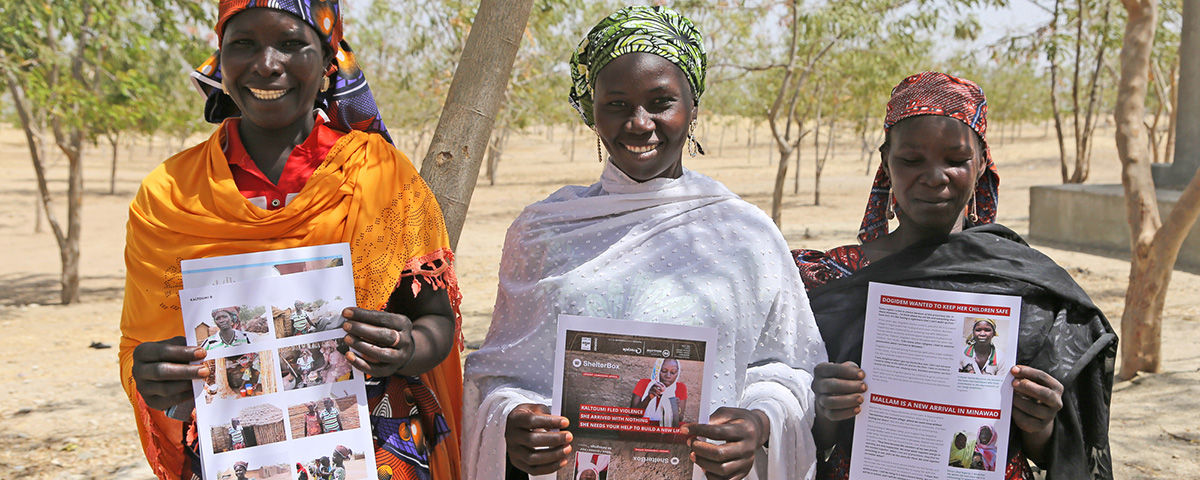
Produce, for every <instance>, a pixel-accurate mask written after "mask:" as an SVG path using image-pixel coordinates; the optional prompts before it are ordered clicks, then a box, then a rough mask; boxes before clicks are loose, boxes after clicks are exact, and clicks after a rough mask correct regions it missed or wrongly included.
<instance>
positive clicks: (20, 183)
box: [0, 125, 1200, 479]
mask: <svg viewBox="0 0 1200 480" xmlns="http://www.w3.org/2000/svg"><path fill="white" fill-rule="evenodd" d="M996 127H997V126H996V125H994V126H993V131H996V130H995V129H996ZM758 132H760V134H761V135H760V138H759V139H758V141H757V145H756V147H755V148H752V149H748V148H747V144H746V130H745V129H740V130H737V131H735V129H733V128H730V129H729V130H728V131H727V132H725V133H724V137H725V139H724V141H723V142H722V141H721V140H720V138H721V135H722V133H721V128H720V127H716V126H713V127H712V128H710V129H708V130H707V131H704V130H702V131H701V139H702V140H705V145H706V146H707V147H708V149H709V151H710V155H708V156H705V157H702V158H699V159H688V160H686V161H685V165H687V166H688V167H689V168H692V169H694V170H698V171H700V172H703V173H706V174H708V175H710V176H713V177H715V178H717V179H718V180H720V181H722V182H725V184H726V185H728V186H729V187H730V188H731V189H732V190H733V191H735V192H738V193H739V194H741V195H743V196H744V197H745V198H746V199H747V200H749V201H750V202H753V203H755V204H757V205H759V206H761V207H767V208H769V201H770V188H771V182H772V179H773V178H774V171H775V166H774V164H772V163H771V162H770V160H769V159H770V158H773V157H775V156H777V154H773V153H772V151H771V149H770V148H768V145H767V144H766V141H767V137H766V134H765V129H764V128H761V127H760V128H759V129H758ZM1044 133H1045V130H1044V129H1043V128H1042V127H1041V126H1037V127H1032V126H1028V127H1025V128H1024V134H1025V135H1024V137H1022V138H1018V139H1017V140H1015V141H1009V142H1006V143H1001V142H999V141H998V139H997V135H995V134H993V144H994V145H993V154H994V156H995V158H996V160H997V162H998V164H999V169H1000V173H1001V175H1002V177H1003V182H1002V187H1001V190H1002V192H1001V198H1002V204H1001V205H1002V208H1001V209H1000V221H1001V222H1002V223H1004V224H1006V225H1008V226H1009V227H1011V228H1013V229H1014V230H1016V231H1017V232H1022V233H1024V232H1025V231H1026V230H1027V229H1028V211H1029V209H1028V203H1029V195H1028V189H1029V187H1030V186H1031V185H1038V184H1052V183H1057V182H1058V175H1059V174H1058V163H1057V146H1056V145H1055V143H1054V141H1053V139H1052V137H1048V136H1044ZM567 138H568V134H567V132H566V131H565V130H564V129H559V130H557V131H555V132H554V135H553V138H551V137H550V136H549V135H547V134H546V133H545V132H544V131H543V132H537V133H532V134H527V135H521V136H515V137H514V138H513V140H512V141H510V142H509V144H510V147H509V151H508V152H507V154H506V156H505V157H504V159H503V161H502V163H501V164H500V168H499V172H498V175H497V184H496V185H495V186H489V185H487V182H486V180H485V181H483V182H481V183H480V185H479V187H478V188H477V189H476V190H475V196H474V198H473V201H472V208H471V212H470V215H469V216H468V218H467V223H466V228H465V230H464V232H463V236H462V241H461V242H460V245H459V248H458V252H457V254H458V264H457V268H458V275H459V280H460V281H461V283H462V289H463V292H464V296H465V299H464V303H463V314H464V316H465V324H464V331H465V333H466V337H467V340H468V343H471V344H474V343H478V342H479V341H481V340H482V338H483V336H484V334H485V333H486V331H487V324H488V321H489V318H490V315H491V310H492V304H493V302H494V301H495V292H496V276H497V273H496V270H497V266H498V263H499V259H500V249H501V244H502V242H503V238H504V232H505V229H506V228H507V227H508V225H509V223H510V222H511V221H512V219H513V218H514V217H515V216H516V215H517V214H518V213H519V212H520V210H521V208H522V207H523V206H524V205H526V204H529V203H531V202H534V201H537V200H540V199H542V198H544V197H545V196H546V195H548V194H549V193H551V192H553V191H554V190H555V189H557V188H559V187H560V186H562V185H564V184H590V183H592V182H594V181H595V180H596V179H597V177H598V175H599V172H600V165H599V164H597V162H596V158H595V153H594V148H595V143H594V139H592V138H591V137H587V136H584V135H580V136H579V137H578V138H577V141H576V143H575V150H576V151H575V160H574V161H571V160H570V159H569V154H568V152H569V151H570V150H569V144H568V143H567V142H565V141H564V140H565V139H567ZM1111 139H1112V131H1111V130H1102V131H1100V132H1099V138H1098V141H1097V142H1096V150H1097V151H1096V153H1095V158H1094V159H1093V166H1092V169H1093V172H1092V180H1091V182H1093V183H1116V182H1118V181H1119V162H1118V161H1117V157H1116V152H1115V148H1114V146H1113V142H1112V140H1111ZM199 140H200V139H199V138H196V139H193V141H199ZM856 143H857V140H846V141H845V142H844V143H842V144H839V145H838V148H837V151H836V152H835V154H834V156H833V157H832V158H831V159H830V160H829V164H828V166H827V167H826V172H825V173H824V175H823V176H824V178H823V179H822V193H823V195H822V205H821V206H814V205H812V178H811V173H812V164H811V163H810V161H809V160H808V159H811V158H812V151H811V148H812V147H811V144H810V145H809V146H806V148H807V150H806V151H805V152H804V155H805V164H804V166H803V172H802V175H803V177H802V178H801V180H802V184H801V194H800V195H788V196H787V197H786V202H785V212H784V225H783V231H784V234H785V236H786V237H787V239H788V242H789V244H790V245H792V246H793V247H810V248H829V247H833V246H836V245H839V244H844V243H849V242H850V241H852V239H853V238H854V234H855V231H856V229H857V227H858V223H859V220H860V218H861V215H862V208H863V205H864V202H865V195H866V192H867V187H868V185H869V184H870V180H871V177H870V175H868V174H866V172H865V167H866V165H865V162H864V161H863V160H862V157H860V154H859V152H858V149H857V146H855V144H856ZM178 147H179V144H178V143H176V144H175V145H174V147H168V146H166V145H163V144H162V143H161V142H160V143H157V144H155V145H154V146H153V148H152V149H149V148H148V147H147V146H146V145H145V144H140V145H138V146H137V147H136V148H133V149H132V150H123V151H122V153H121V154H120V165H119V167H118V172H117V191H116V194H115V195H108V194H107V192H108V181H107V180H108V176H109V175H108V168H109V164H108V151H107V149H106V148H99V149H91V150H89V151H88V157H87V161H86V166H85V177H86V178H87V180H88V184H87V194H86V198H85V205H84V223H83V244H82V252H83V253H82V255H83V260H82V267H81V271H82V276H83V282H82V285H83V301H82V302H81V303H79V304H76V305H70V306H61V305H56V304H57V303H58V285H57V282H58V280H57V279H58V271H59V268H60V267H59V256H58V249H57V246H56V244H55V241H54V237H53V235H52V234H51V233H49V229H48V227H43V229H44V231H43V233H34V225H35V216H34V211H35V210H34V205H35V194H36V191H37V187H36V183H35V181H34V174H33V169H32V168H31V166H30V162H29V155H28V150H27V147H26V145H25V139H24V135H23V134H22V132H20V131H19V130H15V129H13V128H11V127H9V126H7V125H0V167H3V169H4V170H5V171H7V172H9V175H11V176H10V177H9V181H8V183H7V184H6V185H7V186H6V187H5V188H3V189H2V190H0V235H2V236H3V237H4V238H5V241H4V246H5V250H6V251H8V252H9V253H10V254H9V256H8V260H6V261H5V262H3V264H2V265H0V285H2V286H3V287H2V288H0V365H3V367H4V368H3V369H0V385H3V386H2V387H0V478H122V479H128V478H134V479H140V478H148V477H151V473H150V470H149V468H148V467H147V466H146V462H145V460H144V459H143V457H142V455H141V449H140V446H139V444H138V441H137V435H136V432H135V428H134V424H133V417H132V415H131V413H130V408H129V405H128V404H127V403H126V401H125V396H124V392H123V391H122V390H121V386H120V382H119V380H118V378H117V377H118V374H117V356H116V349H115V346H116V345H117V344H118V342H119V340H120V330H119V317H120V310H121V295H122V289H123V286H124V260H123V255H122V245H123V241H124V234H125V230H124V225H125V219H126V214H127V206H128V204H129V201H130V199H131V198H132V196H133V195H134V193H135V192H136V189H137V185H138V182H139V181H140V179H141V178H142V177H143V176H144V175H145V174H146V173H147V172H149V171H150V170H151V169H152V168H153V167H154V166H155V165H156V164H157V163H159V162H161V161H162V159H163V158H164V157H165V156H166V155H167V154H168V153H169V151H173V150H176V149H178ZM55 158H57V159H58V160H56V161H52V162H51V163H52V164H53V167H52V168H51V169H50V178H51V188H52V189H53V191H54V192H56V197H55V199H56V202H57V206H58V207H59V208H60V211H59V213H58V216H59V218H60V219H64V220H65V218H64V217H65V212H64V211H62V210H61V209H62V208H63V207H62V205H63V201H64V198H63V195H61V194H60V193H58V192H64V191H65V190H66V181H65V178H66V168H65V164H66V161H65V160H63V159H62V158H61V155H55ZM788 188H789V192H790V189H791V180H790V179H789V183H788ZM1096 214H1097V215H1120V216H1124V212H1096ZM1042 251H1044V252H1045V253H1047V254H1048V255H1050V256H1051V257H1053V258H1054V259H1055V260H1057V261H1058V262H1059V263H1060V264H1062V265H1063V266H1064V267H1066V268H1067V269H1068V270H1069V271H1070V272H1071V274H1072V275H1074V276H1075V278H1076V280H1077V281H1079V283H1080V284H1082V285H1083V287H1084V288H1085V289H1086V290H1087V291H1088V292H1089V293H1090V294H1091V295H1092V297H1093V299H1095V301H1096V303H1097V304H1098V305H1099V306H1100V307H1101V308H1102V309H1103V310H1104V312H1105V313H1106V314H1107V315H1108V316H1109V319H1110V320H1111V321H1112V322H1113V323H1119V316H1120V313H1121V308H1122V304H1123V297H1124V293H1125V287H1126V285H1127V282H1128V280H1127V278H1128V269H1129V265H1128V262H1127V261H1123V260H1120V259H1117V258H1111V257H1106V256H1097V255H1091V254H1084V253H1077V252H1070V251H1065V250H1057V249H1050V248H1042ZM1197 292H1200V276H1197V275H1194V274H1191V273H1185V272H1176V273H1175V275H1174V276H1173V278H1172V281H1171V289H1170V292H1169V294H1168V296H1167V306H1166V311H1165V313H1164V322H1163V360H1164V361H1163V372H1162V373H1159V374H1154V375H1145V376H1143V377H1140V378H1139V379H1137V380H1134V381H1132V382H1124V383H1121V384H1118V385H1117V387H1116V388H1115V389H1114V390H1115V392H1114V394H1113V402H1112V417H1113V418H1112V424H1111V432H1112V448H1113V459H1114V460H1113V464H1114V467H1115V469H1116V472H1117V478H1120V479H1141V478H1200V413H1198V412H1200V370H1198V369H1197V365H1198V363H1197V360H1200V354H1198V353H1197V352H1196V351H1195V349H1194V347H1191V346H1189V345H1193V344H1192V342H1191V340H1192V339H1195V338H1197V336H1198V335H1200V299H1198V298H1197V295H1196V293H1197ZM91 342H103V343H105V344H108V345H112V346H114V348H113V349H100V350H97V349H91V348H88V345H89V344H90V343H91Z"/></svg>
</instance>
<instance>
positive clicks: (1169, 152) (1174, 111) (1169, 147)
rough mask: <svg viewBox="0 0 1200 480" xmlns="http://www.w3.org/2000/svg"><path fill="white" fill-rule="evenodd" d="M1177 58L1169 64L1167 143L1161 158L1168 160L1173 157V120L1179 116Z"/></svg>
mask: <svg viewBox="0 0 1200 480" xmlns="http://www.w3.org/2000/svg"><path fill="white" fill-rule="evenodd" d="M1178 73H1179V58H1178V57H1176V58H1175V64H1174V65H1171V79H1170V80H1171V98H1170V101H1171V114H1170V115H1169V116H1168V118H1167V144H1166V146H1165V148H1164V153H1163V159H1164V161H1170V160H1171V159H1172V158H1175V157H1174V155H1175V125H1176V123H1175V121H1176V120H1177V119H1178V118H1179V76H1178Z"/></svg>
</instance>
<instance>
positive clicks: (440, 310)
mask: <svg viewBox="0 0 1200 480" xmlns="http://www.w3.org/2000/svg"><path fill="white" fill-rule="evenodd" d="M414 278H416V279H417V280H414ZM413 281H419V282H421V292H420V293H419V294H417V296H415V297H414V296H413V295H412V282H413ZM342 316H343V317H345V318H346V323H345V324H344V325H343V328H344V329H345V330H346V332H347V334H346V337H345V341H346V344H347V345H349V346H350V347H351V348H354V349H355V350H358V351H359V352H360V353H361V355H359V354H355V353H354V352H347V353H346V359H347V360H348V361H349V362H350V364H351V365H354V366H355V367H356V368H358V369H359V370H362V371H364V372H366V373H368V374H370V375H372V376H388V375H393V374H399V375H409V376H416V375H420V374H422V373H425V372H427V371H429V370H432V369H433V368H434V367H436V366H437V365H438V364H440V363H441V362H442V360H445V359H446V356H447V355H449V354H450V349H451V348H453V346H454V320H453V318H454V309H453V307H452V306H451V304H450V297H449V295H448V294H447V293H446V289H444V288H439V289H435V288H434V286H433V285H432V284H430V283H429V282H428V281H426V280H424V279H422V278H421V277H419V276H418V277H411V276H410V277H404V278H403V279H401V280H400V285H399V286H397V288H396V289H395V290H394V291H393V292H392V296H391V299H390V300H388V309H387V311H385V312H379V311H374V310H366V309H362V308H347V309H345V310H343V311H342ZM410 318H415V319H416V320H410ZM397 339H399V341H398V342H397ZM393 344H395V345H394V346H393ZM204 358H205V351H204V349H202V348H200V347H189V346H186V340H185V339H184V338H183V337H175V338H171V339H168V340H162V341H158V342H145V343H142V344H141V345H138V346H137V347H136V348H134V349H133V378H134V380H135V383H136V384H137V389H138V393H139V394H141V395H142V398H143V399H144V400H145V402H146V405H148V406H149V407H150V408H155V409H159V410H166V409H168V408H171V407H172V406H175V405H179V404H183V403H185V402H187V401H189V400H191V399H192V386H191V382H192V380H196V379H204V378H205V377H207V376H208V375H209V373H210V372H209V369H208V367H207V366H206V365H204V364H203V363H201V364H192V362H196V361H201V360H204ZM410 358H411V360H409V359H410ZM406 362H407V364H406ZM401 367H403V368H401Z"/></svg>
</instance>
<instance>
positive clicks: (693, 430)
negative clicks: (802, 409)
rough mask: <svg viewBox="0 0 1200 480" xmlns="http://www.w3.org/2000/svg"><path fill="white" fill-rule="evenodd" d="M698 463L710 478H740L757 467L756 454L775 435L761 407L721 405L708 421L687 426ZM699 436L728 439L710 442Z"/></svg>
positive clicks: (693, 457)
mask: <svg viewBox="0 0 1200 480" xmlns="http://www.w3.org/2000/svg"><path fill="white" fill-rule="evenodd" d="M682 432H683V434H684V435H690V436H691V438H688V447H690V448H691V449H692V461H693V462H696V465H699V466H700V468H701V469H703V470H704V473H705V474H706V475H707V477H708V478H710V479H722V480H724V479H740V478H745V476H746V475H748V474H749V473H750V468H751V467H753V466H754V453H755V452H757V451H758V449H759V448H760V447H762V446H763V445H764V444H766V443H767V440H768V439H770V438H771V422H770V420H769V419H768V418H767V414H765V413H763V412H762V411H759V410H753V411H751V410H746V409H744V408H731V407H721V408H718V409H717V411H716V412H713V414H712V415H711V416H709V419H708V423H707V424H702V423H689V424H686V425H684V426H683V429H682ZM695 437H704V438H706V439H708V440H718V441H723V442H725V443H724V444H722V445H717V444H714V443H710V442H708V441H704V440H700V439H698V438H695Z"/></svg>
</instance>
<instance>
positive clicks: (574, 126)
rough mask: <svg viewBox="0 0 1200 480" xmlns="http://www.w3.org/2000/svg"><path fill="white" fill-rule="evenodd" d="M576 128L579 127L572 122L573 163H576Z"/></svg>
mask: <svg viewBox="0 0 1200 480" xmlns="http://www.w3.org/2000/svg"><path fill="white" fill-rule="evenodd" d="M576 127H577V125H575V123H574V122H571V161H572V162H574V161H575V131H576V130H577V128H576Z"/></svg>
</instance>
